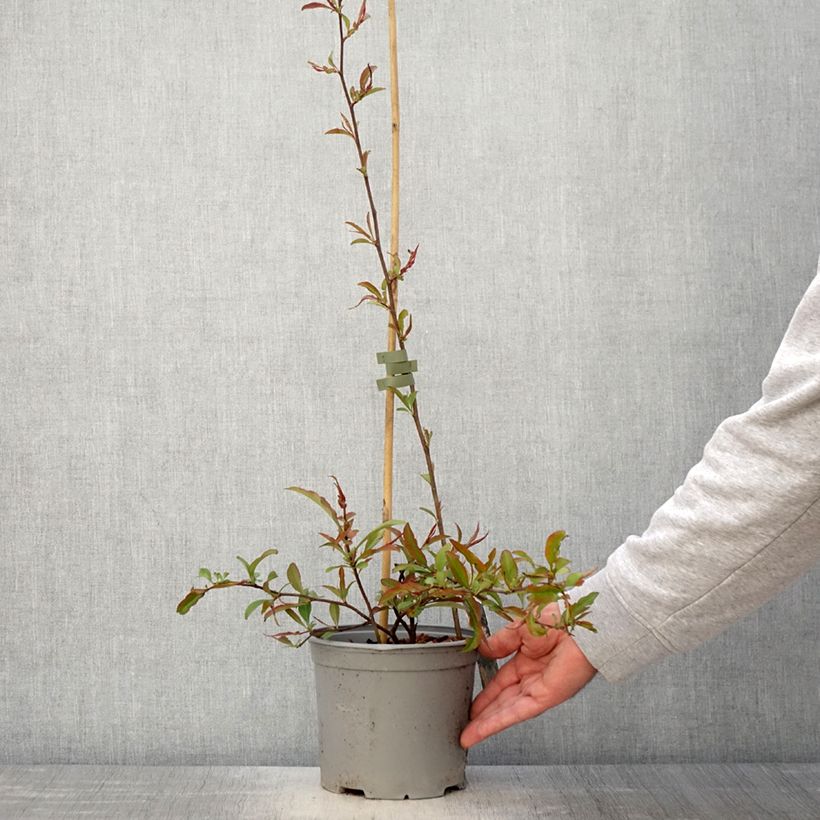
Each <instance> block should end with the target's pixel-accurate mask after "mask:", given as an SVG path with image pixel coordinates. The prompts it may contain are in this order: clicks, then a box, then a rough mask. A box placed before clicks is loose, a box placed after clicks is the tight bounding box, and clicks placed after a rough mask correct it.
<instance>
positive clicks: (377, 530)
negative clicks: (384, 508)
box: [357, 518, 406, 550]
mask: <svg viewBox="0 0 820 820" xmlns="http://www.w3.org/2000/svg"><path fill="white" fill-rule="evenodd" d="M405 523H406V522H405V521H403V520H401V519H399V518H391V519H390V520H389V521H382V523H381V524H379V526H378V527H374V528H373V529H372V530H370V532H369V533H367V535H365V536H364V537H363V538H362V539H361V540H360V541H359V543H358V545H357V546H359V547H360V546H362V544H364V548H365V550H369V549H370V548H371V547H372V546H373V545H374V544H375V543H376V541H378V540H379V536H380V535H381V534H382V533H383V532H384V531H385V530H386V529H389V528H390V527H398V526H401V525H402V524H405Z"/></svg>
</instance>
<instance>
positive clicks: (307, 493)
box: [285, 487, 339, 524]
mask: <svg viewBox="0 0 820 820" xmlns="http://www.w3.org/2000/svg"><path fill="white" fill-rule="evenodd" d="M285 489H286V490H292V491H293V492H295V493H299V494H300V495H303V496H304V497H305V498H309V499H310V500H311V501H312V502H313V503H314V504H318V505H319V506H320V507H321V508H322V509H323V510H324V511H325V512H326V513H327V514H328V515H329V516H330V517H331V518H332V519H333V521H334V522H335V523H336V524H338V523H339V516H338V515H336V511H335V510H334V509H333V507H331V506H330V502H329V501H328V500H327V499H326V498H324V497H323V496H321V495H319V493H317V492H314V491H313V490H305V489H304V488H303V487H285Z"/></svg>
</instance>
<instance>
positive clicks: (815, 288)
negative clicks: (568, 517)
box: [570, 263, 820, 683]
mask: <svg viewBox="0 0 820 820" xmlns="http://www.w3.org/2000/svg"><path fill="white" fill-rule="evenodd" d="M818 560H820V263H819V264H818V270H817V274H816V275H815V278H814V280H813V281H812V282H811V284H810V285H809V288H808V290H807V291H806V292H805V294H804V295H803V297H802V299H801V300H800V303H799V304H798V306H797V309H796V310H795V312H794V315H793V316H792V318H791V321H790V323H789V326H788V329H787V330H786V335H785V336H784V337H783V340H782V341H781V343H780V347H779V348H778V350H777V353H776V354H775V357H774V360H773V362H772V365H771V368H770V370H769V373H768V375H767V376H766V378H765V379H764V380H763V384H762V396H761V398H760V399H758V401H756V402H755V403H754V404H753V405H752V406H751V407H750V408H749V409H748V410H746V411H745V412H744V413H740V414H738V415H735V416H730V417H729V418H727V419H725V420H724V421H723V422H721V424H720V425H719V426H718V428H717V430H716V431H715V432H714V434H713V435H712V438H711V439H710V440H709V442H708V443H707V444H706V447H705V448H704V451H703V458H702V460H701V461H700V462H698V463H697V464H696V465H695V466H694V467H692V469H691V470H690V471H689V472H688V473H687V475H686V478H685V479H684V481H683V484H682V485H681V486H680V487H678V489H677V490H675V492H674V495H673V496H672V497H671V498H669V499H668V500H667V501H666V502H664V504H663V505H662V506H661V507H660V508H659V509H658V510H657V511H656V512H655V513H654V514H653V516H652V518H651V519H650V521H649V525H648V527H647V529H646V531H645V532H644V533H643V535H640V536H638V535H630V536H629V537H628V538H627V539H626V541H625V542H624V543H623V544H621V546H619V547H618V548H617V549H616V550H615V551H614V552H613V553H612V554H611V555H610V556H609V558H608V559H607V562H606V565H605V566H604V567H603V568H602V569H600V570H599V571H598V572H596V573H595V574H594V575H592V576H590V577H589V578H587V579H586V582H585V583H584V584H583V585H582V586H580V587H576V588H574V589H573V590H572V591H571V594H570V599H571V600H572V601H575V600H577V599H578V598H579V597H581V596H582V595H586V594H587V593H589V592H598V597H597V598H596V599H595V601H594V603H593V604H592V608H591V610H590V615H589V619H590V620H591V621H592V623H593V624H594V626H595V627H596V628H597V629H598V632H597V633H593V632H589V631H587V630H585V629H583V628H576V629H575V631H574V632H573V638H574V639H575V641H576V643H577V644H578V646H579V647H580V649H581V651H582V652H583V653H584V654H585V655H586V657H587V659H588V660H589V662H590V663H591V664H592V665H593V666H594V667H595V668H596V669H597V670H598V671H599V672H600V674H601V675H602V676H603V677H604V678H605V679H606V680H607V681H609V682H610V683H615V682H620V681H622V680H623V679H625V678H628V677H630V676H631V675H633V674H634V673H635V672H637V671H638V670H640V669H641V668H642V667H644V666H646V665H647V664H650V663H653V662H656V661H658V660H660V659H661V658H663V657H665V656H666V655H669V654H672V653H676V652H685V651H687V650H689V649H692V648H694V647H695V646H698V645H699V644H701V643H703V642H704V641H706V640H708V639H709V638H711V637H713V636H714V635H716V634H718V633H719V632H722V631H723V630H724V629H725V628H726V627H728V626H729V625H730V624H731V623H733V622H734V621H737V620H738V619H739V618H741V617H742V616H744V615H746V614H747V613H749V612H751V611H753V610H755V609H757V608H758V607H760V606H761V605H762V604H764V603H766V601H768V600H769V599H771V598H772V597H774V596H775V595H776V594H778V593H779V592H781V591H782V590H783V589H785V588H786V587H787V586H789V585H790V584H791V583H793V582H794V581H796V580H797V578H799V577H800V576H801V575H802V574H804V573H805V572H807V571H808V570H809V569H810V568H811V567H812V565H813V564H814V563H815V562H817V561H818Z"/></svg>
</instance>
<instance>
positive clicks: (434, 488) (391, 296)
mask: <svg viewBox="0 0 820 820" xmlns="http://www.w3.org/2000/svg"><path fill="white" fill-rule="evenodd" d="M337 17H338V21H339V40H340V46H339V72H338V73H339V80H340V82H341V84H342V91H343V92H344V96H345V101H346V102H347V108H348V111H349V113H350V124H351V125H352V127H353V140H354V142H355V144H356V151H357V153H358V155H359V162H360V163H361V165H362V166H364V164H365V162H364V152H363V151H362V144H361V139H360V137H359V124H358V121H357V119H356V112H355V109H354V105H353V102H352V100H351V98H350V92H349V91H348V87H347V81H346V80H345V75H344V44H345V36H344V32H343V30H342V17H341V14H337ZM364 185H365V190H366V192H367V200H368V205H369V207H370V214H371V216H372V217H373V238H374V240H375V248H376V252H377V254H378V257H379V263H380V265H381V269H382V273H383V275H384V279H385V281H386V282H387V296H388V301H389V304H388V310H389V312H390V319H391V322H390V326H391V327H392V329H393V332H394V334H395V335H396V337H397V339H398V344H399V348H400V349H401V350H406V347H405V343H404V339H403V338H402V337H401V335H400V334H399V333H398V327H399V321H398V310H397V307H396V302H397V294H396V293H395V290H396V287H395V280H394V279H393V278H392V277H391V276H390V273H389V270H388V268H387V264H386V262H385V259H384V252H383V250H382V245H381V236H380V232H379V217H378V213H377V211H376V204H375V202H374V200H373V191H372V189H371V187H370V180H369V178H368V176H367V175H366V174H365V175H364ZM413 421H414V423H415V427H416V433H417V434H418V438H419V443H420V444H421V448H422V451H423V453H424V460H425V464H426V465H427V474H428V476H429V478H430V481H429V484H430V491H431V494H432V497H433V508H434V512H435V517H436V524H437V526H438V531H439V534H440V535H441V537H442V540H443V539H444V538H445V536H446V533H445V530H444V522H443V519H442V513H441V499H440V497H439V493H438V485H437V484H436V473H435V466H434V465H433V459H432V457H431V455H430V444H429V442H428V441H427V438H426V436H425V435H424V428H423V427H422V424H421V415H420V413H419V406H418V396H417V397H416V400H415V401H414V402H413ZM453 623H454V626H455V630H456V634H457V636H458V637H459V638H460V637H461V625H460V623H459V621H458V614H457V613H456V611H455V610H453Z"/></svg>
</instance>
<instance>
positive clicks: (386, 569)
mask: <svg viewBox="0 0 820 820" xmlns="http://www.w3.org/2000/svg"><path fill="white" fill-rule="evenodd" d="M387 19H388V41H389V48H390V112H391V120H392V136H393V140H392V147H393V151H392V171H393V173H392V176H391V190H390V194H391V197H390V254H391V256H390V259H391V260H392V259H395V255H396V254H397V253H398V252H399V66H398V48H397V37H396V0H388V2H387ZM388 287H389V288H392V289H393V298H394V300H395V302H396V304H398V281H393V282H389V283H388ZM387 349H388V350H395V349H396V329H395V328H394V327H393V323H392V322H391V321H390V319H389V318H388V320H387ZM394 402H395V397H394V396H393V391H392V390H385V391H384V477H383V478H384V486H383V493H382V521H389V520H390V519H391V518H392V517H393V422H394V419H395V417H396V414H395V412H394ZM389 540H390V533H389V531H385V533H384V543H385V544H386V543H387V542H388V541H389ZM392 559H393V550H392V548H388V549H386V550H385V551H384V552H383V553H382V574H381V577H382V578H389V577H390V575H391V571H392V566H391V563H392ZM379 623H381V625H382V626H383V627H385V629H386V628H387V610H386V609H384V610H382V611H381V612H380V613H379ZM379 639H380V640H381V641H382V643H384V641H385V633H384V632H381V631H380V632H379Z"/></svg>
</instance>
